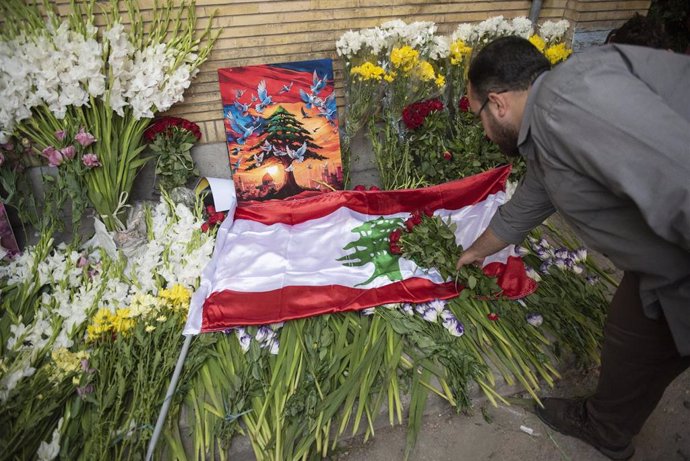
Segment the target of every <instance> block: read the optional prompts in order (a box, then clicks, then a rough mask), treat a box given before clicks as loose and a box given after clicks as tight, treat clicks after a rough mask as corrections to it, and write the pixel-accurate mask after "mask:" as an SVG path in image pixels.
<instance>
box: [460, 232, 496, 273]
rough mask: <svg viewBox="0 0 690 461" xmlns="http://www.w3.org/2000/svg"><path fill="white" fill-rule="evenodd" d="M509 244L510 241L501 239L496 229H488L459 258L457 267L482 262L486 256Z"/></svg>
mask: <svg viewBox="0 0 690 461" xmlns="http://www.w3.org/2000/svg"><path fill="white" fill-rule="evenodd" d="M507 246H508V243H506V242H504V241H503V240H501V239H499V238H498V237H497V236H496V234H494V231H492V230H491V229H486V230H485V231H484V233H483V234H482V235H480V236H479V238H478V239H477V240H476V241H475V242H474V243H473V244H472V245H471V246H470V247H469V248H468V249H467V250H465V251H463V253H462V254H461V255H460V259H458V263H457V264H456V267H457V268H458V269H460V268H461V267H462V266H466V265H468V264H474V263H477V264H481V263H482V262H484V258H486V257H487V256H489V255H492V254H494V253H497V252H499V251H501V250H502V249H504V248H505V247H507Z"/></svg>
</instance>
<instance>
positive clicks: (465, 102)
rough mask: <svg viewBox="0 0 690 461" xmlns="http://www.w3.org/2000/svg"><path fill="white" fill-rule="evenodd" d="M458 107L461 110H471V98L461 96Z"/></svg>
mask: <svg viewBox="0 0 690 461" xmlns="http://www.w3.org/2000/svg"><path fill="white" fill-rule="evenodd" d="M458 108H459V109H460V112H469V111H470V100H469V99H467V96H463V97H462V98H460V101H459V102H458Z"/></svg>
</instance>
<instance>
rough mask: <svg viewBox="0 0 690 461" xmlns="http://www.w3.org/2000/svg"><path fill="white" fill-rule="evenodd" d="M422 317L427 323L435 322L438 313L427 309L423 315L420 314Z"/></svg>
mask: <svg viewBox="0 0 690 461" xmlns="http://www.w3.org/2000/svg"><path fill="white" fill-rule="evenodd" d="M422 317H423V318H424V320H426V321H427V322H435V321H436V318H437V317H438V311H437V310H436V309H434V308H433V307H428V308H427V309H426V310H425V311H424V314H422Z"/></svg>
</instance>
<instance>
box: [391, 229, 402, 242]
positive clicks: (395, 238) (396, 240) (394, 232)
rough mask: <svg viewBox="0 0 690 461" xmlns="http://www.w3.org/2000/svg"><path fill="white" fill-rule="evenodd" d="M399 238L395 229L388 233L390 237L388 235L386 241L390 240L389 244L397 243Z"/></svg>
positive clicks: (397, 230)
mask: <svg viewBox="0 0 690 461" xmlns="http://www.w3.org/2000/svg"><path fill="white" fill-rule="evenodd" d="M400 236H401V232H400V229H395V230H394V231H393V232H391V233H390V235H388V240H390V242H391V243H398V242H399V241H400Z"/></svg>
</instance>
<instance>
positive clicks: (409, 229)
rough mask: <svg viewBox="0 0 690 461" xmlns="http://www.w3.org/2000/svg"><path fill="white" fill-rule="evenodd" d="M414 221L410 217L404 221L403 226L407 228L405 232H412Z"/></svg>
mask: <svg viewBox="0 0 690 461" xmlns="http://www.w3.org/2000/svg"><path fill="white" fill-rule="evenodd" d="M414 226H415V224H414V222H413V221H412V218H409V219H408V220H407V221H405V227H406V228H407V232H412V229H414Z"/></svg>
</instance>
